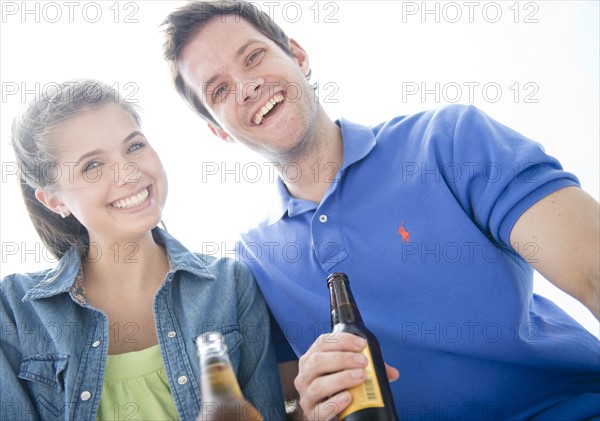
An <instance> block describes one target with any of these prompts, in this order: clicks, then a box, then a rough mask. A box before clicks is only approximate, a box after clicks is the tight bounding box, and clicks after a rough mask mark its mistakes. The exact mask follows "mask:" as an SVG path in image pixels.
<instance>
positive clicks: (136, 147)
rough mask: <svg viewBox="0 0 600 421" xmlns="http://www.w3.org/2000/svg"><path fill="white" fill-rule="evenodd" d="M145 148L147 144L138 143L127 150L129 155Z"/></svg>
mask: <svg viewBox="0 0 600 421" xmlns="http://www.w3.org/2000/svg"><path fill="white" fill-rule="evenodd" d="M144 146H146V143H145V142H138V143H134V144H133V145H131V146H130V147H129V148H127V153H131V152H135V151H137V150H138V149H141V148H143V147H144Z"/></svg>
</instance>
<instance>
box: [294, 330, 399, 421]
mask: <svg viewBox="0 0 600 421" xmlns="http://www.w3.org/2000/svg"><path fill="white" fill-rule="evenodd" d="M366 345H367V341H366V340H364V339H363V338H359V337H358V336H355V335H352V334H350V333H328V334H324V335H321V336H319V338H318V339H317V340H316V341H315V343H314V344H313V345H312V346H311V347H310V348H309V350H308V351H307V352H306V354H304V355H303V356H302V357H300V361H299V364H298V376H297V377H296V379H295V380H294V385H295V386H296V390H297V391H298V393H299V395H300V407H301V408H302V412H303V413H304V418H305V419H307V420H311V421H312V420H319V421H320V420H329V419H332V418H334V417H335V416H336V415H337V414H339V413H340V412H342V411H343V410H344V409H345V408H346V407H347V406H348V405H349V404H350V402H351V400H352V397H351V396H350V393H349V392H348V391H347V389H349V388H351V387H353V386H356V385H358V384H360V383H362V382H363V381H364V378H365V367H366V366H367V359H366V358H365V356H364V355H363V354H361V353H360V352H361V351H362V350H363V349H364V348H365V346H366ZM386 370H387V373H388V377H389V378H390V380H396V379H398V377H399V375H398V371H397V370H396V369H394V368H392V367H389V366H386Z"/></svg>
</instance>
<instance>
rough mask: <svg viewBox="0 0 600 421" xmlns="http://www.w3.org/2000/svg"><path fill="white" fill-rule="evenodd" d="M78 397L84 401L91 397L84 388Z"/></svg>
mask: <svg viewBox="0 0 600 421" xmlns="http://www.w3.org/2000/svg"><path fill="white" fill-rule="evenodd" d="M79 397H80V398H81V400H82V401H84V402H85V401H88V400H89V399H90V398H91V397H92V394H91V393H90V392H89V391H87V390H85V391H83V392H81V395H79Z"/></svg>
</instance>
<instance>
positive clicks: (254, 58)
mask: <svg viewBox="0 0 600 421" xmlns="http://www.w3.org/2000/svg"><path fill="white" fill-rule="evenodd" d="M264 54H265V50H263V49H262V48H261V49H260V50H256V51H254V52H252V54H250V56H249V57H248V60H246V65H247V66H252V65H253V64H256V63H258V62H260V59H262V57H263V55H264Z"/></svg>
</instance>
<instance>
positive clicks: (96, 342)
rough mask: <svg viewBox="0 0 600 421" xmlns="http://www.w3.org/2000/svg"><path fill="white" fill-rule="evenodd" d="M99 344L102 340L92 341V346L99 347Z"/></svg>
mask: <svg viewBox="0 0 600 421" xmlns="http://www.w3.org/2000/svg"><path fill="white" fill-rule="evenodd" d="M98 346H100V341H94V342H92V348H98Z"/></svg>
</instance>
